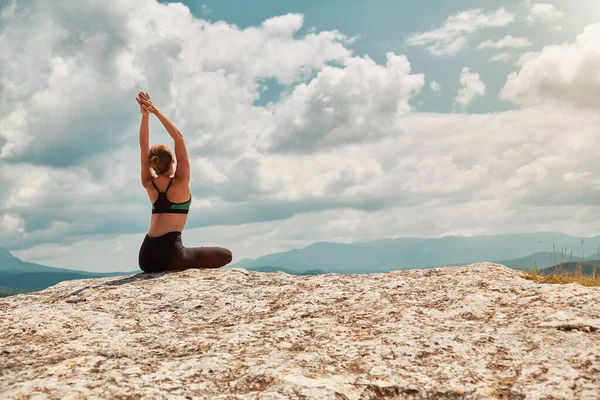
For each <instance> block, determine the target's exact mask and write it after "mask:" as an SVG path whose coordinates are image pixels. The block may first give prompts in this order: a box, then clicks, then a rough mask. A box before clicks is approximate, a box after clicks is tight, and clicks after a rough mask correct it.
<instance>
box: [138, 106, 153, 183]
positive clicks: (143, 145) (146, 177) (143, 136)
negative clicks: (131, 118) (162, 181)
mask: <svg viewBox="0 0 600 400" xmlns="http://www.w3.org/2000/svg"><path fill="white" fill-rule="evenodd" d="M138 103H140V102H139V100H138ZM140 111H141V112H142V122H141V123H140V154H141V162H142V186H144V187H146V186H147V185H149V184H150V182H151V181H152V173H151V172H150V161H148V152H149V151H150V138H149V136H150V129H149V127H148V119H149V114H148V111H147V110H146V109H145V108H144V107H142V104H140Z"/></svg>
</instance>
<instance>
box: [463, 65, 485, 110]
mask: <svg viewBox="0 0 600 400" xmlns="http://www.w3.org/2000/svg"><path fill="white" fill-rule="evenodd" d="M460 85H461V88H460V90H459V91H458V96H456V102H457V103H459V104H462V105H463V106H467V105H469V104H471V102H472V101H473V99H474V98H475V97H477V96H483V95H484V94H485V83H483V82H482V81H481V79H480V78H479V74H478V73H476V72H471V71H470V70H469V68H467V67H464V68H463V69H462V72H461V74H460Z"/></svg>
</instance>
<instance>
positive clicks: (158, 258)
mask: <svg viewBox="0 0 600 400" xmlns="http://www.w3.org/2000/svg"><path fill="white" fill-rule="evenodd" d="M231 259H232V255H231V251H229V250H227V249H224V248H222V247H189V248H188V247H185V246H184V245H183V243H181V232H169V233H165V234H164V235H162V236H157V237H151V236H148V235H147V234H146V237H145V238H144V242H143V243H142V247H141V248H140V254H139V258H138V262H139V265H140V268H141V269H142V271H144V272H163V271H180V270H184V269H188V268H220V267H222V266H224V265H227V264H229V263H230V262H231Z"/></svg>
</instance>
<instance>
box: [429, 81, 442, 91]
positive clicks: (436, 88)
mask: <svg viewBox="0 0 600 400" xmlns="http://www.w3.org/2000/svg"><path fill="white" fill-rule="evenodd" d="M429 86H430V87H431V90H433V91H434V92H435V93H439V92H440V91H441V90H442V86H441V85H440V84H439V83H437V82H436V81H431V82H430V83H429Z"/></svg>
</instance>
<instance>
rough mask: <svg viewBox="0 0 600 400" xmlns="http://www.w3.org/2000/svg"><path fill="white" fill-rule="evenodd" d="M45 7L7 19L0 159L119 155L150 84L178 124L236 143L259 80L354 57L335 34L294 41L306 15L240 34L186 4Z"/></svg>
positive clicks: (0, 65)
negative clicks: (141, 93)
mask: <svg viewBox="0 0 600 400" xmlns="http://www.w3.org/2000/svg"><path fill="white" fill-rule="evenodd" d="M41 4H42V3H32V4H31V5H30V9H29V10H28V11H27V12H24V11H22V12H21V13H22V14H23V15H22V16H21V17H20V18H16V17H14V18H8V17H7V18H6V19H5V20H4V23H3V24H0V44H2V48H3V51H2V53H1V54H0V70H2V78H3V82H2V83H3V90H2V92H0V104H1V105H2V108H1V109H0V145H1V146H2V147H1V149H0V154H1V156H2V157H3V158H5V159H8V158H10V159H11V160H13V161H22V160H28V159H36V160H37V161H38V162H42V163H45V164H50V165H56V166H68V165H74V164H80V163H81V162H83V160H84V159H85V158H86V156H89V155H90V154H92V153H95V152H97V151H98V150H100V151H102V150H104V151H105V152H110V151H112V150H113V149H115V148H116V147H117V144H118V143H119V141H120V140H121V137H122V135H123V132H125V131H126V130H127V129H130V127H129V126H126V125H127V124H128V123H131V122H132V120H131V118H132V116H133V115H134V114H132V113H131V111H132V110H133V109H135V103H134V100H133V99H134V97H135V93H136V90H139V89H142V88H144V89H146V90H148V89H147V88H149V87H150V88H152V89H151V90H150V91H151V92H152V93H151V94H153V96H154V97H155V99H156V100H157V102H158V103H159V104H160V105H161V106H164V105H167V106H169V105H170V106H172V107H173V108H175V109H176V110H177V111H176V112H177V116H178V117H179V118H178V120H179V121H182V120H183V121H190V120H192V121H193V122H194V125H193V127H192V128H193V129H199V128H201V129H203V130H204V131H208V132H207V133H208V134H210V132H219V138H221V139H222V140H223V141H227V140H228V139H227V136H228V134H227V131H228V129H229V127H231V128H233V129H237V128H238V127H237V126H235V125H236V122H234V121H238V120H253V119H254V118H260V112H257V110H255V109H254V108H253V106H252V105H253V102H254V101H255V100H256V99H257V98H258V96H259V93H258V90H257V88H258V83H257V78H261V77H265V78H268V77H273V78H276V79H277V80H278V81H279V82H281V83H283V84H290V83H292V82H294V81H297V80H300V79H303V78H304V77H305V76H307V75H308V74H310V73H311V72H312V71H314V70H319V69H321V68H322V67H323V66H324V65H326V64H327V63H328V62H331V61H336V62H343V60H344V59H345V58H347V57H349V56H350V55H351V52H350V51H349V50H348V49H346V48H345V47H344V42H345V41H346V40H351V39H349V38H346V37H345V36H344V35H342V34H340V33H338V32H336V31H322V32H319V33H311V34H308V35H305V36H303V37H299V38H295V37H294V35H295V34H296V33H297V31H298V30H299V29H300V28H301V26H302V24H303V17H302V16H301V15H298V14H287V15H283V16H279V17H274V18H271V19H268V20H266V21H265V22H263V24H262V26H260V27H248V28H246V29H243V30H242V29H239V28H238V27H236V26H234V25H229V24H226V23H224V22H216V23H210V22H208V21H204V20H197V19H195V18H194V17H193V16H192V15H191V13H190V12H189V10H188V9H187V7H185V6H183V5H182V4H179V3H170V4H159V3H154V2H146V1H141V0H130V1H125V2H119V3H115V4H113V3H106V2H104V3H102V2H100V3H94V4H93V5H90V4H88V3H86V2H79V1H77V2H76V1H71V2H63V3H61V5H60V6H57V7H52V8H47V7H44V6H42V5H41ZM64 9H68V10H70V11H69V13H64V12H63V11H64ZM72 15H77V16H78V17H77V18H71V17H70V16H72ZM92 22H93V23H92ZM32 27H33V28H32ZM75 32H78V33H77V34H75ZM191 93H193V97H192V95H191ZM91 94H93V96H92V95H91ZM182 96H186V97H187V96H189V97H192V98H191V99H189V98H185V99H182ZM183 101H187V102H188V103H187V104H185V105H183V106H182V105H181V104H180V103H181V102H183ZM190 102H191V103H192V105H193V107H194V108H193V112H192V111H191V110H190V109H191V107H190V105H189V103H190ZM163 108H165V107H163ZM198 109H202V110H203V111H204V112H203V113H197V112H196V110H198ZM73 110H77V112H73ZM168 110H169V108H168V107H167V108H166V109H165V111H168ZM232 110H233V111H235V112H236V114H237V116H239V118H233V117H232V115H231V112H232ZM186 114H187V115H186ZM82 127H85V128H84V130H85V134H82ZM184 128H188V126H186V125H184ZM223 130H225V131H226V133H223ZM236 137H237V138H239V135H237V132H236ZM2 142H4V143H2ZM59 153H60V154H59Z"/></svg>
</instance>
